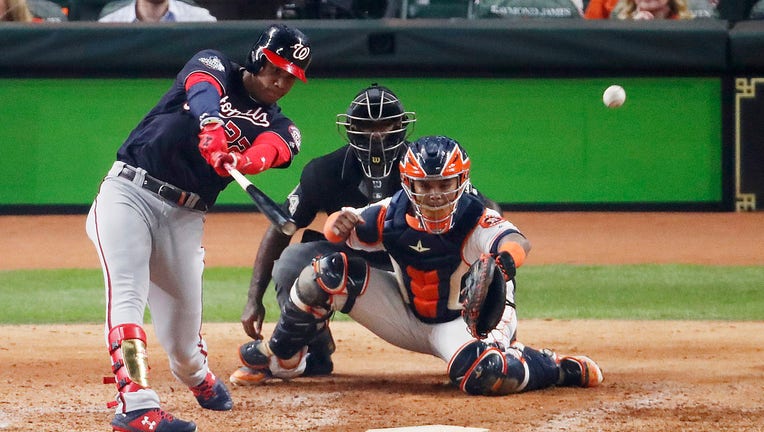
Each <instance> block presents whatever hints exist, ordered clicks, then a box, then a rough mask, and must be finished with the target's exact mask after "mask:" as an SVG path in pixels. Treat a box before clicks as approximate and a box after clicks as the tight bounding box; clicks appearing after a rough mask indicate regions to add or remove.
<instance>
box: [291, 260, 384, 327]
mask: <svg viewBox="0 0 764 432" xmlns="http://www.w3.org/2000/svg"><path fill="white" fill-rule="evenodd" d="M368 283H369V264H368V263H367V262H366V261H365V260H364V259H363V258H359V257H348V256H347V254H346V253H344V252H333V253H331V254H328V255H324V256H320V257H317V258H314V259H313V262H312V263H311V265H310V266H308V267H306V268H305V269H303V271H302V273H300V277H299V278H297V282H296V283H295V288H294V289H293V292H292V299H293V300H294V301H295V303H297V304H298V306H304V307H305V308H304V309H303V310H306V311H307V310H313V311H317V312H319V313H324V314H327V313H330V312H331V310H332V304H333V303H334V301H335V300H334V296H337V295H344V296H347V297H346V299H345V303H344V305H343V306H342V308H341V309H340V311H341V312H343V313H348V312H350V310H351V309H352V308H353V304H355V299H356V298H357V297H358V296H360V295H362V294H363V293H364V291H365V290H366V286H367V285H368ZM295 295H296V297H297V298H294V296H295ZM299 303H302V305H301V304H299Z"/></svg>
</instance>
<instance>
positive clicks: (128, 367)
mask: <svg viewBox="0 0 764 432" xmlns="http://www.w3.org/2000/svg"><path fill="white" fill-rule="evenodd" d="M109 354H110V355H111V370H112V372H114V377H112V378H106V379H104V382H105V383H114V384H116V385H117V390H119V392H120V393H128V392H134V391H138V390H141V389H145V388H148V387H149V383H148V373H149V364H148V355H147V353H146V333H145V332H144V331H143V328H142V327H141V326H139V325H138V324H121V325H118V326H116V327H114V328H112V329H111V330H110V331H109Z"/></svg>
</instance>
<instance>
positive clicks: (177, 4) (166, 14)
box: [98, 0, 217, 22]
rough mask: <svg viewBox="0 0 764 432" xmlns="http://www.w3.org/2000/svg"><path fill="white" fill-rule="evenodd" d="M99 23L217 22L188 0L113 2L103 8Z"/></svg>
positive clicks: (122, 0)
mask: <svg viewBox="0 0 764 432" xmlns="http://www.w3.org/2000/svg"><path fill="white" fill-rule="evenodd" d="M98 21H99V22H173V21H178V22H181V21H186V22H188V21H217V19H216V18H215V17H214V16H212V14H210V11H208V10H207V9H205V8H203V7H200V6H197V5H196V4H194V3H193V2H191V1H188V0H184V1H181V0H129V1H124V0H120V1H115V2H112V3H109V4H107V5H106V6H104V7H103V11H102V12H101V17H100V18H99V19H98Z"/></svg>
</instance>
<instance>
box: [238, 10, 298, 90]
mask: <svg viewBox="0 0 764 432" xmlns="http://www.w3.org/2000/svg"><path fill="white" fill-rule="evenodd" d="M310 59H311V52H310V42H309V41H308V37H307V36H305V34H304V33H303V32H301V31H300V30H297V29H294V28H291V27H288V26H286V25H284V24H274V25H272V26H270V27H268V28H267V29H265V31H263V34H261V35H260V39H258V40H257V42H255V44H254V45H253V46H252V50H251V51H250V52H249V56H247V63H246V64H245V65H244V67H245V68H246V69H247V70H248V71H250V72H252V73H253V74H256V73H258V72H259V71H260V69H261V68H262V67H263V64H264V62H265V61H266V60H267V61H269V62H271V63H273V64H274V65H275V66H276V67H278V68H280V69H283V70H285V71H287V72H289V73H290V74H292V75H294V76H296V77H297V78H299V79H300V80H301V81H302V82H308V80H307V78H305V71H306V70H307V69H308V65H310Z"/></svg>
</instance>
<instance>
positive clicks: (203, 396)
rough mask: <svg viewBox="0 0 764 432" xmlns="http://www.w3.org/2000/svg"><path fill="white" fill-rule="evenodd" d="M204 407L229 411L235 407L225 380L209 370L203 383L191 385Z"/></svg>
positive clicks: (192, 390) (197, 399) (198, 400)
mask: <svg viewBox="0 0 764 432" xmlns="http://www.w3.org/2000/svg"><path fill="white" fill-rule="evenodd" d="M189 389H190V390H191V392H192V393H193V394H194V397H196V401H197V402H199V405H201V407H202V408H206V409H208V410H214V411H229V410H230V409H231V408H233V400H231V394H230V393H229V392H228V389H227V388H226V386H225V384H223V381H221V380H219V379H217V377H216V376H215V374H213V373H212V372H207V376H206V377H204V381H202V383H201V384H199V385H197V386H194V387H189Z"/></svg>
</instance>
